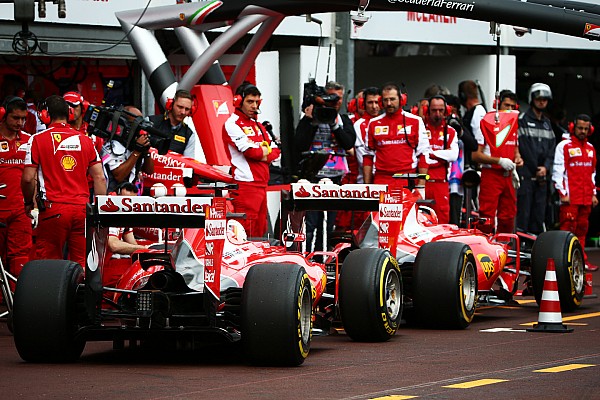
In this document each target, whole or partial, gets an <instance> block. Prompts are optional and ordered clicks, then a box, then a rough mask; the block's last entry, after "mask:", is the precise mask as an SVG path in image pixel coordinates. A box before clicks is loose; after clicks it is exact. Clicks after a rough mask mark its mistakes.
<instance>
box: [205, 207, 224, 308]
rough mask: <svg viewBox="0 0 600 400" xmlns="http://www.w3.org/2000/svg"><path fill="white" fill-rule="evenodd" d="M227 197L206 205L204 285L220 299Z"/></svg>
mask: <svg viewBox="0 0 600 400" xmlns="http://www.w3.org/2000/svg"><path fill="white" fill-rule="evenodd" d="M226 213H227V205H226V201H225V198H223V197H217V198H214V199H213V201H212V205H211V206H208V205H207V206H206V222H205V228H204V230H205V238H206V240H205V242H206V245H205V246H206V248H205V249H204V287H205V288H206V289H207V290H208V291H209V292H210V293H211V294H212V295H213V296H214V297H215V299H217V300H219V298H220V297H221V259H222V256H223V246H224V244H225V235H226V230H227V220H226V219H225V216H226Z"/></svg>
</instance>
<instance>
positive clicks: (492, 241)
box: [287, 175, 584, 337]
mask: <svg viewBox="0 0 600 400" xmlns="http://www.w3.org/2000/svg"><path fill="white" fill-rule="evenodd" d="M406 177H408V178H409V181H411V180H413V179H417V177H418V176H417V175H414V176H405V178H406ZM374 202H375V203H376V205H375V206H373V203H374ZM369 203H371V205H368V204H369ZM426 204H427V201H424V200H422V199H421V198H420V196H419V195H418V193H417V192H414V193H413V191H411V190H409V189H408V188H402V189H399V190H392V191H387V187H386V186H385V185H342V186H338V185H332V184H326V183H325V184H310V183H308V182H305V183H296V184H293V185H292V190H291V193H290V195H289V201H288V206H287V208H288V209H290V210H295V211H301V210H340V209H346V210H348V209H349V210H373V209H374V207H378V211H379V212H378V213H371V217H370V218H369V219H368V220H367V221H366V223H365V224H363V226H362V227H361V229H360V230H358V231H356V232H353V234H352V240H348V238H345V239H343V240H341V241H340V242H339V243H338V244H337V245H336V246H335V248H334V253H335V254H337V256H338V259H339V260H343V265H342V269H341V274H340V301H341V302H343V301H344V300H345V297H346V296H348V294H346V290H354V288H355V285H356V284H357V283H354V284H353V285H350V284H349V282H351V281H352V279H353V278H348V277H357V276H360V277H365V276H367V275H369V274H371V273H372V272H369V271H372V270H376V269H377V268H378V269H385V268H388V271H387V272H385V273H382V274H381V275H380V277H381V280H382V281H384V280H386V279H387V280H393V281H395V286H397V287H401V286H403V291H402V297H403V307H404V309H405V310H406V311H407V312H406V313H405V315H406V317H407V319H411V320H417V321H419V322H420V323H422V324H424V325H426V326H430V327H436V328H458V329H460V328H465V327H467V326H468V325H469V324H470V323H471V321H472V319H473V315H474V313H475V309H476V307H477V306H478V305H498V304H506V302H508V301H510V300H511V299H512V296H513V295H514V294H515V293H516V292H517V291H518V290H519V289H527V290H529V291H530V293H532V294H534V295H535V299H536V300H537V302H538V303H539V302H540V301H541V297H542V290H543V283H544V278H545V271H546V265H547V260H548V259H549V258H552V259H554V261H555V264H556V275H557V281H558V291H559V294H560V301H561V307H562V309H563V310H565V311H572V310H574V309H575V308H577V307H579V306H580V305H581V302H582V299H583V294H584V262H583V251H582V247H581V244H580V243H579V240H578V239H577V237H576V236H575V235H573V234H572V233H570V232H566V231H549V232H545V233H543V234H541V235H540V236H539V237H537V239H536V240H535V242H534V243H533V247H532V250H531V251H530V252H529V251H523V250H521V249H522V247H524V246H522V237H521V236H520V235H516V234H497V235H487V234H484V233H482V232H481V231H479V230H478V229H476V228H469V229H462V228H459V227H457V226H456V225H451V224H438V223H437V218H436V216H435V212H434V211H433V210H432V209H431V208H429V207H427V206H426ZM293 219H294V218H291V220H293ZM288 226H290V227H291V228H290V229H292V230H293V229H298V226H297V224H296V226H294V225H293V224H288ZM389 254H391V255H393V257H392V258H391V259H390V258H386V255H389ZM374 265H377V267H376V268H373V266H374ZM384 265H385V266H384ZM365 266H371V268H370V270H369V271H367V270H366V269H365ZM394 271H395V272H394ZM400 278H401V279H400ZM520 278H521V279H520ZM380 304H381V302H379V303H377V301H374V300H373V299H370V300H369V299H368V298H365V299H361V301H357V302H356V304H355V307H363V308H364V309H367V308H369V307H370V308H371V309H374V308H377V307H379V305H380ZM359 309H360V308H359ZM347 310H348V309H346V310H344V308H342V309H341V315H342V322H343V323H344V326H345V328H346V331H347V332H348V333H349V334H350V335H351V336H358V337H360V333H355V332H353V329H354V327H355V325H360V323H359V324H352V325H351V326H347V323H348V322H351V321H353V320H354V319H355V318H356V315H353V314H348V313H347ZM345 311H346V312H345ZM359 316H360V314H359ZM389 317H391V315H388V318H389ZM396 317H398V316H396ZM398 319H399V317H398Z"/></svg>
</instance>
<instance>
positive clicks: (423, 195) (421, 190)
mask: <svg viewBox="0 0 600 400" xmlns="http://www.w3.org/2000/svg"><path fill="white" fill-rule="evenodd" d="M416 189H417V192H419V195H421V198H422V199H423V200H425V188H424V187H417V188H416Z"/></svg>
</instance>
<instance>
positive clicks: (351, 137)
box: [294, 82, 356, 251]
mask: <svg viewBox="0 0 600 400" xmlns="http://www.w3.org/2000/svg"><path fill="white" fill-rule="evenodd" d="M318 89H319V92H320V91H321V90H320V89H322V88H318ZM305 90H306V89H305ZM324 92H325V93H323V94H324V96H321V97H319V96H318V94H315V95H314V96H312V98H313V101H312V102H311V104H310V105H308V106H306V107H305V108H304V117H302V119H301V120H300V122H299V123H298V126H297V127H296V134H295V136H294V149H295V150H296V161H297V162H296V165H298V163H299V161H300V160H301V158H302V156H301V154H302V153H303V152H305V151H309V150H311V151H323V150H325V151H332V152H335V153H342V152H344V151H349V150H352V149H353V147H354V142H355V141H356V132H355V131H354V127H353V126H352V121H350V118H348V116H347V115H340V114H339V112H340V108H341V107H342V101H343V98H344V86H343V85H342V84H340V83H337V82H328V83H327V85H326V86H325V90H324ZM319 94H320V93H319ZM305 97H306V96H305ZM319 99H321V102H323V100H324V103H325V105H326V106H327V107H329V108H330V109H331V108H332V109H333V111H334V113H333V114H334V117H333V118H331V119H330V120H328V121H326V122H324V121H319V120H318V118H316V117H317V115H318V114H319V111H321V110H320V109H323V108H325V107H322V106H321V105H315V103H316V104H319ZM352 151H353V150H352ZM346 172H348V166H347V163H346V160H345V158H344V157H342V156H331V157H330V158H329V161H328V162H327V163H326V164H325V165H324V166H323V168H321V170H319V172H318V173H317V175H316V179H317V180H320V179H322V178H329V179H331V180H332V181H333V183H337V184H339V183H340V182H341V180H342V178H343V176H344V174H346ZM323 219H324V214H323V212H322V211H309V212H307V213H306V243H307V251H311V246H312V239H313V235H314V232H313V231H314V230H315V229H316V242H315V243H316V245H315V249H321V247H322V243H323ZM334 222H335V213H334V212H329V213H328V214H327V232H328V233H331V232H332V231H333V225H334ZM321 250H322V249H321Z"/></svg>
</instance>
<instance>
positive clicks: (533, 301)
mask: <svg viewBox="0 0 600 400" xmlns="http://www.w3.org/2000/svg"><path fill="white" fill-rule="evenodd" d="M514 300H515V301H516V302H517V303H519V304H531V303H535V299H534V300H519V299H514Z"/></svg>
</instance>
